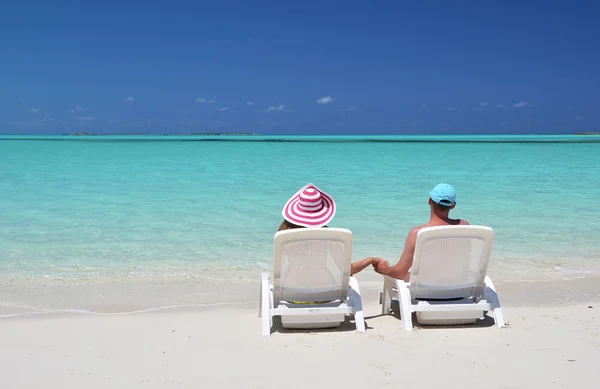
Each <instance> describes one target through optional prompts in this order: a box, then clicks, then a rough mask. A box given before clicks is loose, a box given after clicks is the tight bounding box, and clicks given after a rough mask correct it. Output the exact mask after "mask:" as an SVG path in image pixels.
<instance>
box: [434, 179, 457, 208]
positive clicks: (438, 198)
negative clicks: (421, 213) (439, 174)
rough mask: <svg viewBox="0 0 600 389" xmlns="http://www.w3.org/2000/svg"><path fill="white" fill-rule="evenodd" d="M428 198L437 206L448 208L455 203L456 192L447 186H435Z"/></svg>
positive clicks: (450, 186)
mask: <svg viewBox="0 0 600 389" xmlns="http://www.w3.org/2000/svg"><path fill="white" fill-rule="evenodd" d="M429 197H431V199H432V200H433V201H434V202H436V203H437V204H440V205H444V206H447V207H450V206H452V205H454V203H456V190H454V188H453V187H452V185H449V184H437V185H436V186H435V188H433V190H432V191H431V193H429Z"/></svg>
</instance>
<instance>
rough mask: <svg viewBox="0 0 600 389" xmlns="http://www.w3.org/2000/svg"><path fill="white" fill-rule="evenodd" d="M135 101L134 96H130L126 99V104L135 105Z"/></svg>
mask: <svg viewBox="0 0 600 389" xmlns="http://www.w3.org/2000/svg"><path fill="white" fill-rule="evenodd" d="M134 101H135V99H134V98H133V96H129V97H128V98H126V99H125V102H126V103H133V102H134Z"/></svg>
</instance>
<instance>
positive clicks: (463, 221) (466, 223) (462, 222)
mask: <svg viewBox="0 0 600 389" xmlns="http://www.w3.org/2000/svg"><path fill="white" fill-rule="evenodd" d="M459 220H460V222H459V223H458V224H459V225H461V226H469V225H471V223H469V222H468V221H466V220H465V219H459Z"/></svg>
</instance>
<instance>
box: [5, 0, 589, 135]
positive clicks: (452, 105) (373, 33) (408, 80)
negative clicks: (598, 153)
mask: <svg viewBox="0 0 600 389" xmlns="http://www.w3.org/2000/svg"><path fill="white" fill-rule="evenodd" d="M559 3H561V4H559ZM2 8H3V9H2V12H1V13H0V36H1V37H2V38H0V133H4V134H7V133H12V134H15V133H70V132H78V131H87V132H95V133H136V132H146V133H193V132H215V131H216V132H232V131H241V132H260V133H263V134H274V133H282V134H314V133H327V134H333V133H346V134H356V133H358V134H376V133H377V134H396V133H397V134H402V133H410V134H414V133H417V134H418V133H424V134H440V133H495V134H496V133H546V134H549V133H569V132H574V131H599V130H600V126H599V125H598V124H599V123H600V115H599V114H598V112H599V108H600V92H599V91H600V71H599V70H598V69H600V50H598V47H600V23H597V16H598V15H600V3H598V2H592V1H573V2H566V1H564V2H547V1H519V2H516V1H515V2H513V1H485V2H483V1H468V2H467V1H458V0H457V1H418V2H416V1H415V2H404V1H370V2H369V1H316V0H315V1H313V0H307V1H304V2H298V1H249V0H248V1H226V0H222V1H218V2H204V1H170V2H167V1H151V0H150V1H143V2H142V1H139V2H135V1H123V2H116V1H102V2H100V1H87V2H79V1H60V0H56V1H29V2H11V4H7V5H4V6H3V7H2Z"/></svg>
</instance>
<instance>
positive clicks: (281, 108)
mask: <svg viewBox="0 0 600 389" xmlns="http://www.w3.org/2000/svg"><path fill="white" fill-rule="evenodd" d="M284 109H285V106H284V105H283V104H281V105H277V106H275V105H271V106H270V107H269V108H267V110H266V111H265V112H274V111H283V110H284Z"/></svg>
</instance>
